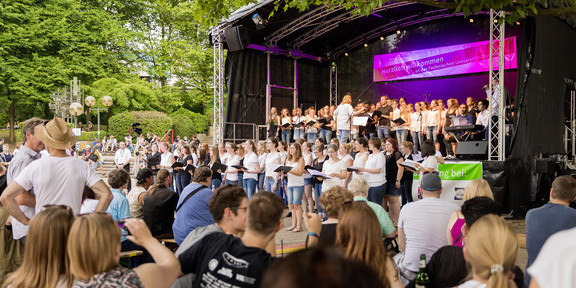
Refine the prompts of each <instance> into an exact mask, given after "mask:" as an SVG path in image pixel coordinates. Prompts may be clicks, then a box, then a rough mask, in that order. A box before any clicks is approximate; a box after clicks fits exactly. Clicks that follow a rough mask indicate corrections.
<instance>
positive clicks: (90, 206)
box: [80, 198, 98, 214]
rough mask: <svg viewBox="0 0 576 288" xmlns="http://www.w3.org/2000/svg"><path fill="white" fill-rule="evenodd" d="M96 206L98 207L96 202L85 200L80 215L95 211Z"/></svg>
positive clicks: (94, 200)
mask: <svg viewBox="0 0 576 288" xmlns="http://www.w3.org/2000/svg"><path fill="white" fill-rule="evenodd" d="M96 206H98V200H96V199H90V198H86V199H84V202H82V207H80V214H89V213H92V212H94V211H95V210H96Z"/></svg>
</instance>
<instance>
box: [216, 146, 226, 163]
mask: <svg viewBox="0 0 576 288" xmlns="http://www.w3.org/2000/svg"><path fill="white" fill-rule="evenodd" d="M218 154H219V155H220V163H226V158H228V153H226V147H225V145H224V143H220V144H218Z"/></svg>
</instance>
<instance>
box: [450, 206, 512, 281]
mask: <svg viewBox="0 0 576 288" xmlns="http://www.w3.org/2000/svg"><path fill="white" fill-rule="evenodd" d="M517 255H518V237H517V236H516V233H515V232H514V230H513V229H512V227H510V225H509V224H508V223H506V221H505V220H504V219H502V217H499V216H496V215H492V214H490V215H486V216H483V217H482V218H480V219H478V220H477V221H476V222H474V225H473V226H472V227H471V228H470V231H469V232H468V235H466V241H465V243H464V259H466V262H468V263H470V264H471V265H472V270H471V271H472V273H471V274H472V279H471V280H468V281H466V282H465V283H464V284H462V285H460V286H458V287H459V288H472V287H476V288H484V287H486V288H509V287H516V284H514V281H513V277H509V276H512V272H511V269H512V266H514V262H515V261H516V256H517Z"/></svg>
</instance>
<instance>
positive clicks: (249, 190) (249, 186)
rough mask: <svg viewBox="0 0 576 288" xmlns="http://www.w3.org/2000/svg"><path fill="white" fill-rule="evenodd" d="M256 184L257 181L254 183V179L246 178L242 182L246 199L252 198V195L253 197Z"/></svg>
mask: <svg viewBox="0 0 576 288" xmlns="http://www.w3.org/2000/svg"><path fill="white" fill-rule="evenodd" d="M257 184H258V181H256V179H252V178H246V179H244V180H242V186H243V188H244V191H246V195H248V199H250V198H252V195H254V192H255V191H256V185H257Z"/></svg>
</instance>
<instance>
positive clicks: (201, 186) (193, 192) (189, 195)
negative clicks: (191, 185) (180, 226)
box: [175, 185, 208, 212]
mask: <svg viewBox="0 0 576 288" xmlns="http://www.w3.org/2000/svg"><path fill="white" fill-rule="evenodd" d="M204 188H208V187H206V186H204V185H200V187H198V188H196V190H194V191H192V193H190V194H188V195H187V196H186V198H184V201H182V203H180V206H178V207H177V208H176V211H175V212H178V210H180V208H182V205H184V203H186V201H188V199H190V197H192V196H194V195H195V194H196V193H198V191H200V190H202V189H204Z"/></svg>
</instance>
